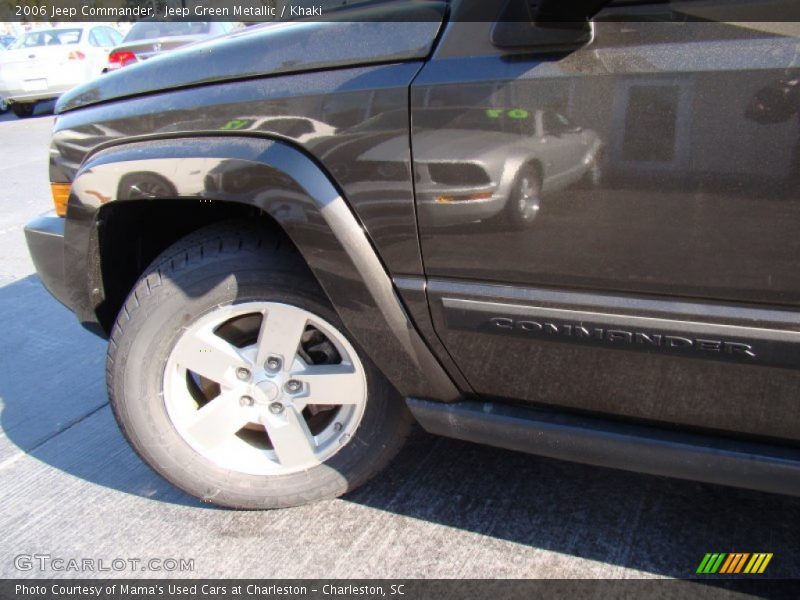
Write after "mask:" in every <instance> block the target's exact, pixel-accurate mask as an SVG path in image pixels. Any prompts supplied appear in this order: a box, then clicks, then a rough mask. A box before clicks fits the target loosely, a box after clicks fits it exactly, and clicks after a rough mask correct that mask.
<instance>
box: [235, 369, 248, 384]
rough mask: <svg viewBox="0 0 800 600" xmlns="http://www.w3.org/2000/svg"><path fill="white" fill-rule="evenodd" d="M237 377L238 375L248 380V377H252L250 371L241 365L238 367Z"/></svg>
mask: <svg viewBox="0 0 800 600" xmlns="http://www.w3.org/2000/svg"><path fill="white" fill-rule="evenodd" d="M236 377H238V378H239V379H241V380H242V381H247V380H248V379H250V371H248V370H247V369H245V368H244V367H239V368H238V369H236Z"/></svg>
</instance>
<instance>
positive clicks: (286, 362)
mask: <svg viewBox="0 0 800 600" xmlns="http://www.w3.org/2000/svg"><path fill="white" fill-rule="evenodd" d="M307 322H308V319H307V318H306V315H305V314H304V312H303V311H301V310H297V309H296V308H294V307H292V306H284V305H281V304H273V305H271V306H270V307H269V309H267V311H266V312H265V313H264V318H263V320H262V321H261V329H260V331H259V332H258V353H257V354H256V364H257V365H259V366H263V365H264V362H265V361H266V360H267V357H269V356H278V357H280V358H281V360H283V370H284V371H288V370H289V369H291V367H292V363H293V362H294V357H295V355H296V354H297V349H298V348H299V346H300V340H301V338H302V337H303V331H305V328H306V323H307Z"/></svg>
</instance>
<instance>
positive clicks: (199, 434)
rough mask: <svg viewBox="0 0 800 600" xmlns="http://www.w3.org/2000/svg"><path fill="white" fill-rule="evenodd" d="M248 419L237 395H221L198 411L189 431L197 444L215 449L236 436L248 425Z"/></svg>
mask: <svg viewBox="0 0 800 600" xmlns="http://www.w3.org/2000/svg"><path fill="white" fill-rule="evenodd" d="M248 417H249V413H248V411H247V410H245V409H243V408H242V407H241V406H239V398H238V397H237V396H236V395H235V394H221V395H219V396H217V397H216V398H214V399H213V400H212V401H211V402H209V403H208V404H206V405H205V406H203V407H201V408H200V410H198V411H197V415H196V416H195V419H194V421H193V422H192V423H191V424H190V425H189V426H188V428H187V431H188V433H189V435H190V436H191V437H192V438H194V440H195V441H196V442H197V443H199V444H201V445H203V446H205V447H207V448H214V447H216V446H218V445H219V444H221V443H222V442H224V441H226V440H228V439H230V438H231V437H232V436H234V435H236V433H237V432H238V431H239V430H240V429H241V428H242V427H244V426H245V425H246V424H247V423H248V421H249V420H250V419H249V418H248Z"/></svg>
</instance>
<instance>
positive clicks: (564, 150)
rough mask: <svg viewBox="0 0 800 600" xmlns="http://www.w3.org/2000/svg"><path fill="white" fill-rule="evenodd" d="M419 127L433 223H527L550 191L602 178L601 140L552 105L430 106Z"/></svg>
mask: <svg viewBox="0 0 800 600" xmlns="http://www.w3.org/2000/svg"><path fill="white" fill-rule="evenodd" d="M442 124H444V125H442ZM414 127H415V130H416V131H418V133H417V134H416V137H415V159H416V163H415V178H416V186H417V194H418V201H419V210H420V214H423V215H424V216H425V219H426V220H427V222H428V223H430V224H432V225H436V226H448V225H457V224H462V223H469V222H472V221H480V220H485V219H488V218H492V217H496V216H502V217H503V218H504V219H505V221H506V223H507V224H508V225H509V226H511V227H515V228H523V227H526V226H527V225H529V224H530V223H532V222H533V221H534V219H535V218H536V215H537V214H538V212H539V209H540V208H541V202H542V198H543V197H544V196H546V195H547V194H548V193H549V192H553V191H558V190H562V189H564V188H566V187H568V186H570V185H572V184H575V183H577V182H579V181H581V180H582V179H584V178H587V179H590V180H596V179H597V178H599V173H600V171H599V167H600V165H599V160H600V154H601V148H602V142H601V140H600V138H599V137H598V135H597V134H596V133H595V132H594V131H592V130H590V129H585V128H583V127H580V126H577V125H575V124H573V123H572V122H571V121H570V120H569V119H568V118H567V117H566V116H564V115H563V114H561V113H560V112H558V111H556V110H553V109H533V110H527V109H522V108H510V109H502V108H478V109H476V108H464V109H446V110H445V109H435V108H433V109H423V110H421V111H420V112H419V113H417V114H416V115H415V122H414ZM442 127H444V128H446V129H447V135H446V136H442ZM443 139H444V141H443Z"/></svg>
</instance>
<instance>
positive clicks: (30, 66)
mask: <svg viewBox="0 0 800 600" xmlns="http://www.w3.org/2000/svg"><path fill="white" fill-rule="evenodd" d="M121 39H122V36H121V35H120V33H119V32H118V31H116V30H115V29H113V28H111V27H109V26H108V25H104V24H102V23H98V24H88V25H87V24H75V25H70V26H64V27H56V28H52V29H38V30H35V31H29V32H27V33H26V34H25V35H23V36H22V37H20V38H19V39H18V40H17V41H16V42H15V43H14V44H13V45H12V46H11V47H10V48H9V49H8V50H6V51H5V52H2V53H0V97H3V98H5V99H6V100H7V101H8V103H9V108H10V109H11V110H12V111H13V112H14V114H16V115H17V116H18V117H27V116H30V115H32V114H33V110H34V108H35V106H36V102H38V101H39V100H47V99H51V98H57V97H58V96H60V95H61V94H62V93H64V92H66V91H67V90H68V89H70V88H72V87H75V86H76V85H79V84H82V83H85V82H87V81H89V80H91V79H94V78H95V77H97V76H98V75H100V74H101V73H102V71H103V68H104V67H105V65H106V62H107V60H108V53H109V52H110V50H111V48H113V47H114V46H116V45H117V44H119V42H120V40H121Z"/></svg>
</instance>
